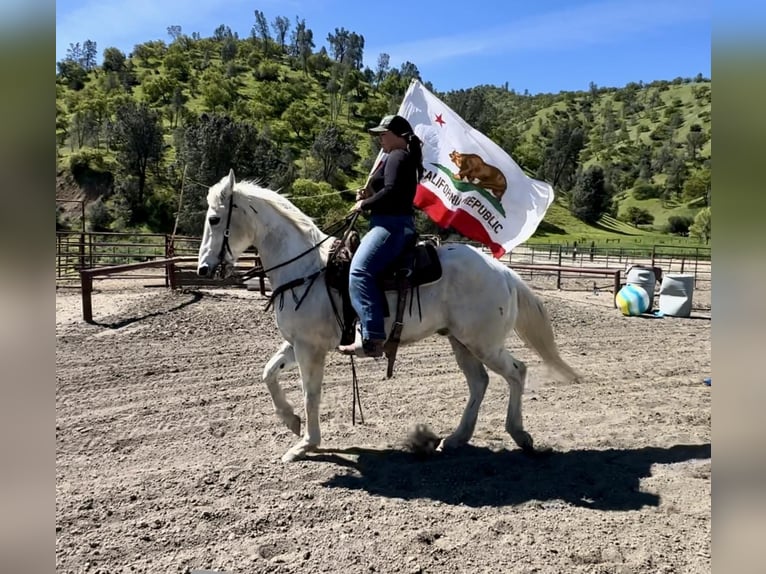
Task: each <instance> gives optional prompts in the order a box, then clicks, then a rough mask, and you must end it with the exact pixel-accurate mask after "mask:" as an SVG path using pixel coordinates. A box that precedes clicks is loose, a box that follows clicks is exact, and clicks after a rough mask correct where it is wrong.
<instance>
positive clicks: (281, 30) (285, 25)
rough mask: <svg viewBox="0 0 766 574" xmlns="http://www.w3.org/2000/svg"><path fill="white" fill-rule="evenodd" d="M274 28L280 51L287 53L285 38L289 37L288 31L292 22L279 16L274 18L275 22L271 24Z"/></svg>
mask: <svg viewBox="0 0 766 574" xmlns="http://www.w3.org/2000/svg"><path fill="white" fill-rule="evenodd" d="M271 26H272V28H273V29H274V33H275V34H276V37H277V42H279V49H280V50H282V52H284V51H285V37H286V36H287V31H288V30H289V29H290V20H288V19H287V18H285V17H284V16H277V17H276V18H274V21H273V22H272V23H271Z"/></svg>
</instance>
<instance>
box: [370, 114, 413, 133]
mask: <svg viewBox="0 0 766 574" xmlns="http://www.w3.org/2000/svg"><path fill="white" fill-rule="evenodd" d="M369 132H370V133H373V134H382V133H383V132H392V133H394V134H396V135H398V136H403V135H404V134H407V133H412V126H411V125H410V122H408V121H407V120H405V119H404V118H403V117H402V116H397V115H390V116H384V117H383V119H382V120H380V124H378V125H377V126H375V127H374V128H370V130H369Z"/></svg>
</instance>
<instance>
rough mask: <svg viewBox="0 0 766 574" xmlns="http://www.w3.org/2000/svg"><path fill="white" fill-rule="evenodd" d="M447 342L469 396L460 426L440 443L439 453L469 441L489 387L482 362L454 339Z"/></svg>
mask: <svg viewBox="0 0 766 574" xmlns="http://www.w3.org/2000/svg"><path fill="white" fill-rule="evenodd" d="M449 342H450V344H451V345H452V350H453V352H454V353H455V359H456V360H457V364H458V366H459V367H460V369H461V370H462V371H463V373H465V378H466V383H467V384H468V392H469V395H468V402H467V403H466V405H465V409H464V410H463V416H462V417H461V419H460V424H458V426H457V428H456V429H455V430H454V431H453V433H452V434H451V435H449V436H448V437H447V438H445V439H443V440H442V441H441V443H440V444H439V447H438V448H437V450H439V451H441V450H444V449H449V448H456V447H459V446H463V445H465V444H466V443H468V441H469V440H471V437H472V436H473V432H474V430H475V428H476V420H477V418H478V416H479V407H481V402H482V401H483V400H484V393H485V392H486V390H487V386H488V385H489V375H488V374H487V369H485V368H484V365H483V364H482V362H481V361H480V360H479V359H478V358H476V356H475V355H474V354H473V353H471V351H470V350H468V348H467V347H465V345H463V344H462V343H461V342H460V341H458V340H457V339H455V338H454V337H452V336H450V337H449Z"/></svg>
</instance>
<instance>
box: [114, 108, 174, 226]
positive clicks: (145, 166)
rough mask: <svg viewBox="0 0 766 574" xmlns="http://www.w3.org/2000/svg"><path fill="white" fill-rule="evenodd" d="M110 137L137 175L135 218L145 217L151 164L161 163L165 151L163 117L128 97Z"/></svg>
mask: <svg viewBox="0 0 766 574" xmlns="http://www.w3.org/2000/svg"><path fill="white" fill-rule="evenodd" d="M110 139H111V142H112V146H113V148H114V149H115V150H116V151H117V161H118V163H119V164H120V165H121V167H122V169H123V170H124V171H125V173H126V174H127V175H128V176H130V177H133V178H135V179H136V187H135V197H132V198H130V199H131V200H132V201H131V207H132V208H133V210H134V220H133V222H134V223H135V222H137V221H141V220H142V218H143V216H145V207H146V206H145V201H146V192H147V188H146V181H147V175H148V173H149V170H150V169H151V168H156V167H157V166H159V164H160V161H161V160H162V156H163V153H164V142H163V139H162V125H161V122H160V118H159V116H158V114H157V113H156V112H155V111H153V110H152V109H150V108H149V106H147V105H146V104H137V103H135V102H134V101H133V100H126V101H125V102H123V103H122V104H120V106H119V107H118V108H117V111H116V113H115V119H114V123H113V124H112V126H111V130H110Z"/></svg>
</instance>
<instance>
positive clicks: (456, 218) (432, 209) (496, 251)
mask: <svg viewBox="0 0 766 574" xmlns="http://www.w3.org/2000/svg"><path fill="white" fill-rule="evenodd" d="M414 203H415V206H416V207H417V208H418V209H420V210H421V211H423V212H425V214H426V215H428V217H430V218H431V219H432V220H433V221H434V222H435V223H436V224H437V225H438V226H440V227H452V228H453V229H455V230H457V231H459V232H460V233H462V234H463V235H465V236H466V237H468V238H469V239H473V240H474V241H478V242H479V243H481V244H483V245H486V246H487V247H488V248H489V250H490V251H491V252H492V255H494V256H495V257H500V256H501V255H502V254H503V253H505V249H503V248H502V247H501V246H500V245H499V244H497V243H495V242H494V241H492V239H491V238H490V236H489V234H488V233H487V230H486V229H484V226H483V225H482V224H481V221H479V220H478V219H476V218H475V217H473V216H472V215H470V214H469V213H468V212H467V211H464V210H462V209H457V210H455V211H451V210H449V209H448V208H447V206H446V205H444V203H443V202H442V200H441V199H440V198H439V196H437V195H436V194H435V193H433V192H432V191H431V190H430V189H428V188H427V187H425V186H424V185H422V184H418V190H417V193H416V194H415V202H414Z"/></svg>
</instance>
